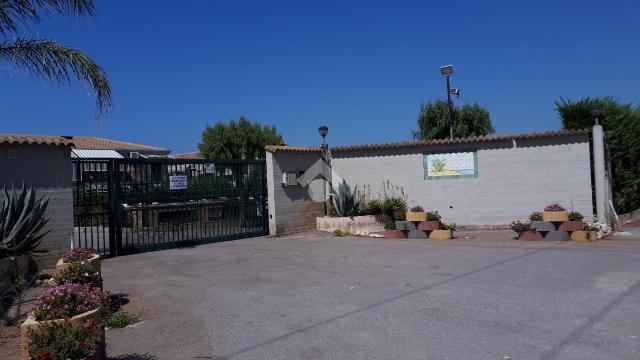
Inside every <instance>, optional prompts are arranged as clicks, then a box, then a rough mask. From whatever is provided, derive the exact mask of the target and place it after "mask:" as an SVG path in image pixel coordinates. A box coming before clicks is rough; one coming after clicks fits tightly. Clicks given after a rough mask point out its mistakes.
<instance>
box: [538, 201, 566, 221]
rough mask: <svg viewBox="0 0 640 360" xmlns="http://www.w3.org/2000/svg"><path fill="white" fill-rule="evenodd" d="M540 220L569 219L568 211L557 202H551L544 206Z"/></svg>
mask: <svg viewBox="0 0 640 360" xmlns="http://www.w3.org/2000/svg"><path fill="white" fill-rule="evenodd" d="M542 220H544V221H550V222H562V221H569V213H567V210H566V209H565V208H564V207H562V205H560V204H559V203H557V202H554V203H551V204H549V205H547V206H545V208H544V212H543V213H542Z"/></svg>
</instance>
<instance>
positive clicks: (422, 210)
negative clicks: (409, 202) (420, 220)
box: [411, 205, 424, 212]
mask: <svg viewBox="0 0 640 360" xmlns="http://www.w3.org/2000/svg"><path fill="white" fill-rule="evenodd" d="M411 212H424V208H423V207H422V206H420V205H416V206H414V207H412V208H411Z"/></svg>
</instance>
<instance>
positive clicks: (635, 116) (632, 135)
mask: <svg viewBox="0 0 640 360" xmlns="http://www.w3.org/2000/svg"><path fill="white" fill-rule="evenodd" d="M595 104H598V105H600V106H601V107H602V115H601V116H599V122H600V124H602V127H603V129H604V131H605V144H606V147H607V151H606V153H605V155H606V156H607V160H609V162H610V164H611V175H612V176H611V178H612V187H613V201H614V205H615V207H616V210H617V211H618V212H619V213H627V212H630V211H633V210H636V209H638V208H640V108H638V107H636V108H634V107H633V106H632V105H631V104H624V103H620V102H618V101H616V100H615V99H613V98H611V97H597V98H590V97H585V98H582V99H580V100H575V101H572V100H569V99H563V98H561V99H560V100H558V101H556V104H555V105H556V107H555V109H556V111H557V112H558V114H559V115H560V118H561V119H562V126H563V128H565V129H584V128H590V127H591V126H593V123H594V119H593V117H592V116H591V113H590V111H589V110H590V109H591V108H592V107H593V106H594V105H595Z"/></svg>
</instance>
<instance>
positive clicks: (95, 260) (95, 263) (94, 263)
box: [56, 254, 102, 274]
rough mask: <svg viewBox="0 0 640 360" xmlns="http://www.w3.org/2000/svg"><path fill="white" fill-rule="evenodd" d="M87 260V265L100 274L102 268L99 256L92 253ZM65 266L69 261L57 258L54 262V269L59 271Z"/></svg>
mask: <svg viewBox="0 0 640 360" xmlns="http://www.w3.org/2000/svg"><path fill="white" fill-rule="evenodd" d="M87 262H88V263H89V265H91V267H92V268H93V269H94V270H95V271H96V272H97V273H100V274H102V269H101V257H100V255H99V254H95V255H93V256H92V257H91V258H90V259H88V260H87ZM67 266H69V263H66V262H63V261H62V259H60V260H58V262H57V263H56V271H60V270H62V269H64V268H66V267H67Z"/></svg>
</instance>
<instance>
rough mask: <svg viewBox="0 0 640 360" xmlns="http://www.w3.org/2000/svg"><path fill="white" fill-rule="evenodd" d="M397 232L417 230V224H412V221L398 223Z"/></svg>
mask: <svg viewBox="0 0 640 360" xmlns="http://www.w3.org/2000/svg"><path fill="white" fill-rule="evenodd" d="M396 230H405V231H411V230H416V224H414V223H412V222H411V221H396Z"/></svg>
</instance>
